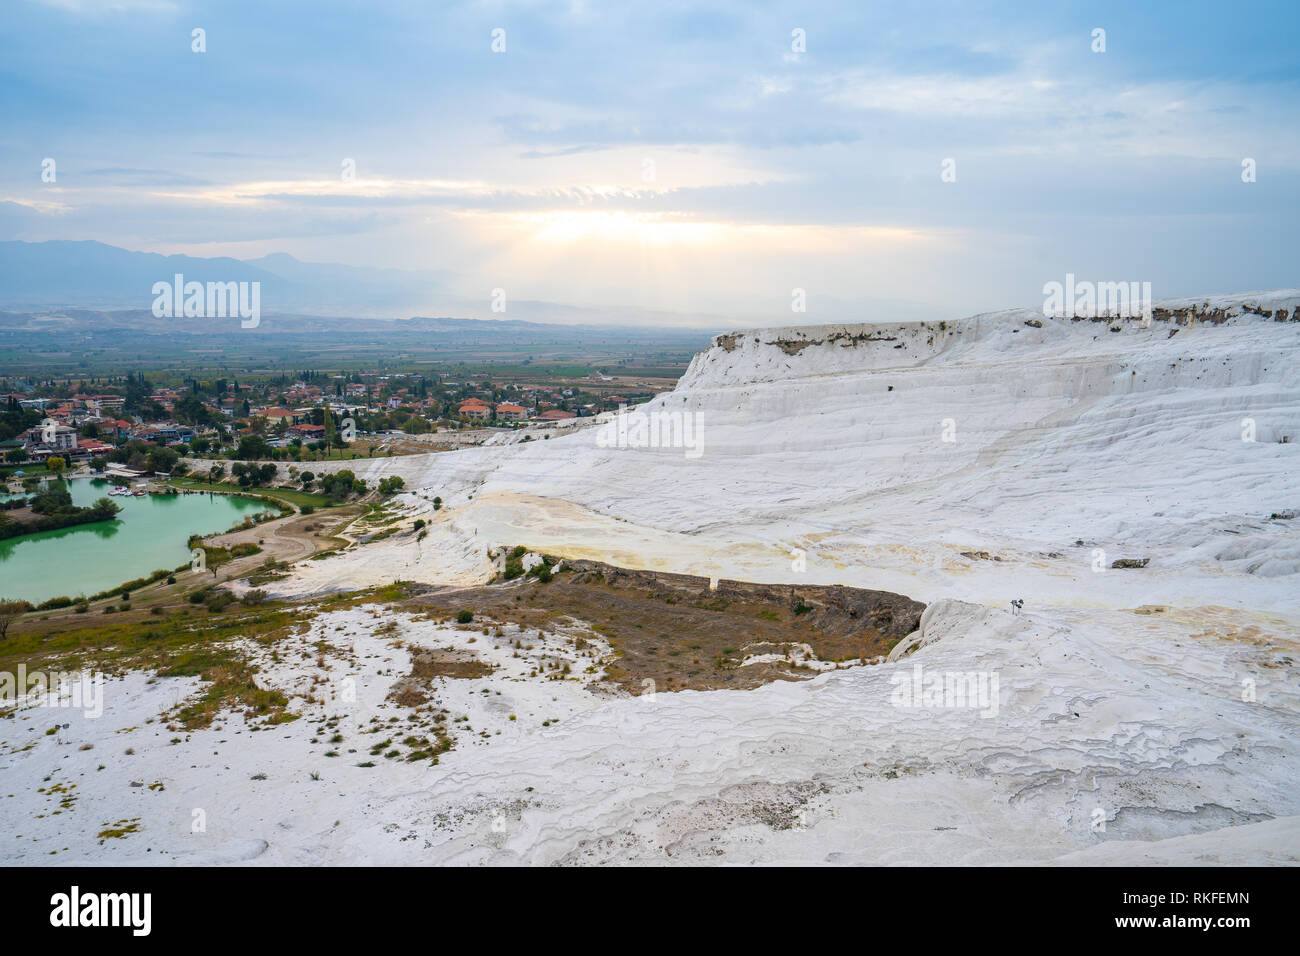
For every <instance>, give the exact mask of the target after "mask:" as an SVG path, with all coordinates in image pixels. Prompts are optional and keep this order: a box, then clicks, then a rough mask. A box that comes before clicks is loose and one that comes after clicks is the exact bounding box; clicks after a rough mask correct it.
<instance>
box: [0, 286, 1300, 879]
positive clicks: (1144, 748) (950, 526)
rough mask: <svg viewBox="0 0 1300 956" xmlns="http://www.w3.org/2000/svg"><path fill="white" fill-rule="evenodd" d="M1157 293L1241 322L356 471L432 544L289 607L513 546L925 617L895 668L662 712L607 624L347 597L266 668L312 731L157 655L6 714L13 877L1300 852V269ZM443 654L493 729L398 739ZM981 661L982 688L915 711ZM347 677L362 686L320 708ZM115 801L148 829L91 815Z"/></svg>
mask: <svg viewBox="0 0 1300 956" xmlns="http://www.w3.org/2000/svg"><path fill="white" fill-rule="evenodd" d="M1157 305H1158V306H1162V307H1165V308H1171V309H1172V308H1178V309H1184V308H1187V307H1190V306H1196V307H1197V308H1198V309H1200V310H1201V312H1202V315H1204V314H1205V313H1206V312H1209V313H1210V314H1211V315H1214V314H1215V312H1214V310H1218V317H1219V318H1220V319H1222V318H1223V316H1225V315H1226V316H1227V318H1226V320H1223V321H1209V320H1207V319H1205V318H1202V319H1199V320H1198V321H1196V322H1194V323H1187V322H1181V323H1177V324H1176V323H1174V322H1172V321H1170V320H1169V319H1168V318H1163V319H1162V318H1159V317H1157V319H1156V320H1155V321H1153V322H1152V323H1150V327H1144V325H1143V323H1142V322H1140V321H1138V320H1112V321H1101V322H1094V321H1088V320H1083V321H1071V320H1069V319H1044V318H1043V317H1042V316H1041V315H1036V314H1034V313H1031V312H1005V313H997V314H991V315H982V316H976V317H974V318H971V319H967V320H963V321H957V322H946V323H938V322H930V323H908V324H902V325H899V324H866V325H858V326H822V327H805V328H797V329H796V328H791V329H763V330H756V331H749V332H738V333H735V334H733V335H729V336H720V337H719V338H718V340H716V341H715V344H714V345H713V347H711V348H710V349H708V350H706V351H704V352H702V353H700V354H699V355H698V356H696V358H695V360H694V361H693V363H692V364H691V367H690V369H689V371H688V372H687V373H686V375H685V376H684V377H683V378H682V380H681V382H680V383H679V385H678V387H677V388H676V389H675V390H674V391H673V392H671V393H666V394H664V395H661V396H659V397H658V398H656V399H655V400H654V401H652V402H651V403H650V404H649V405H647V406H641V407H640V408H638V409H637V410H636V412H637V413H638V414H647V415H648V414H655V415H660V416H662V415H674V416H676V415H679V413H681V414H685V415H689V416H692V418H691V423H692V424H693V426H694V427H695V428H696V429H697V432H696V433H695V436H696V437H697V438H698V439H699V454H698V455H697V456H693V455H691V454H688V453H687V452H688V451H689V449H685V448H683V447H680V445H679V447H667V448H663V447H661V448H644V447H617V445H615V447H611V446H610V444H611V443H610V442H609V441H607V440H602V439H601V437H600V436H601V434H602V432H601V427H602V422H599V421H597V422H592V423H590V424H588V425H587V426H586V427H574V428H572V429H571V430H570V431H569V432H568V433H567V434H564V435H557V436H556V437H554V438H550V439H546V438H544V437H542V436H543V435H544V434H545V433H544V432H542V431H537V432H536V433H535V437H534V440H531V441H523V440H522V436H520V435H518V434H516V435H513V436H511V437H510V438H509V439H503V440H501V441H500V442H494V443H492V444H489V445H486V446H483V447H478V448H469V449H463V450H459V451H455V452H449V453H441V454H430V455H420V456H410V457H402V458H391V459H377V460H374V461H368V462H352V463H347V465H346V467H349V468H352V469H353V470H355V471H356V472H357V474H358V475H359V476H360V477H363V478H366V479H370V480H373V479H376V478H379V477H383V476H386V475H390V474H398V475H401V476H402V477H403V478H404V479H405V480H406V487H407V488H410V489H414V490H413V492H412V493H410V494H406V495H403V496H401V497H400V498H399V499H398V501H399V503H400V504H401V506H402V508H403V509H404V516H405V517H404V519H403V522H404V523H403V525H402V528H403V530H402V531H400V532H399V533H396V534H393V535H390V536H388V537H386V538H384V539H382V540H378V541H374V542H372V543H368V544H361V545H357V546H355V547H353V548H352V549H350V550H349V551H347V552H345V553H343V554H341V555H338V556H335V557H331V558H328V559H325V560H320V561H305V562H302V563H301V564H300V565H299V566H298V567H296V568H295V569H294V573H293V574H292V576H291V577H289V578H287V579H285V580H282V581H278V582H275V583H273V584H270V585H266V586H265V587H266V588H267V589H268V590H272V592H273V593H276V594H280V595H285V596H287V595H306V594H313V593H319V592H328V591H335V590H352V589H356V588H359V587H364V586H367V585H370V584H379V583H387V582H391V581H393V580H394V579H402V580H408V581H418V582H427V583H433V584H453V585H467V584H477V583H481V582H483V581H485V580H487V579H488V578H489V576H490V575H491V574H492V570H493V562H492V560H491V559H490V558H489V557H488V552H489V550H491V549H494V548H496V547H497V546H500V545H512V546H513V545H525V546H527V547H528V549H529V550H530V551H533V552H538V553H544V554H550V555H560V556H563V557H568V558H589V559H598V560H603V561H608V562H610V563H613V564H618V565H623V566H627V567H635V568H648V569H656V570H665V571H675V572H682V573H691V574H698V575H703V576H708V577H722V578H733V579H739V580H749V581H760V582H787V583H805V584H844V585H851V586H856V587H866V588H878V589H884V590H890V591H897V592H899V593H902V594H906V595H908V596H910V597H912V598H915V599H917V600H920V601H923V602H926V603H927V604H929V605H930V607H929V608H928V610H927V612H926V615H925V618H924V621H923V625H922V628H921V629H920V631H919V632H918V633H917V634H915V635H913V636H912V637H911V638H908V639H905V641H904V642H903V643H902V644H900V645H899V647H898V648H896V650H895V654H894V655H892V656H893V658H894V659H892V660H891V661H890V662H888V663H884V664H878V665H869V666H860V667H853V668H848V669H836V670H830V671H825V672H822V673H819V674H818V675H817V676H815V677H812V678H810V679H808V680H806V681H803V682H778V683H775V684H770V685H767V686H764V687H761V688H758V689H756V690H749V691H730V690H719V691H686V692H680V693H663V692H660V693H658V694H655V695H653V696H647V697H640V698H631V697H627V696H622V695H620V694H618V693H617V692H610V691H608V690H603V689H601V688H602V687H603V685H598V684H596V685H594V687H593V686H589V685H593V682H596V681H598V679H599V677H600V675H601V666H602V661H603V660H604V659H605V655H606V653H607V651H608V648H602V647H601V646H600V645H599V643H598V642H588V643H587V644H586V646H585V647H581V646H580V644H581V642H576V641H575V635H578V634H580V633H581V630H582V628H581V625H580V624H578V623H575V625H574V629H573V630H572V631H571V632H565V633H559V632H557V633H554V634H547V635H545V636H542V637H538V636H537V635H536V633H535V632H533V633H532V634H531V635H523V634H521V633H520V632H518V630H517V629H512V628H506V629H505V633H504V634H503V635H500V636H498V635H495V634H485V633H484V632H483V629H482V628H481V627H478V626H477V624H476V626H475V627H473V628H470V629H458V628H456V627H455V626H453V625H448V624H439V623H437V622H435V621H431V620H427V619H423V618H420V617H418V616H414V615H409V614H402V613H392V612H390V611H387V610H384V609H382V608H380V607H379V606H374V607H366V606H362V607H359V608H352V609H347V610H337V611H330V612H327V613H325V614H322V615H321V616H320V617H319V618H317V620H316V621H315V622H314V623H313V625H312V633H311V634H309V635H304V636H301V637H299V638H296V639H295V640H300V641H301V642H302V643H303V647H304V648H305V653H303V654H298V655H294V654H282V655H281V660H279V661H278V662H277V661H272V660H270V659H268V660H266V662H265V665H264V667H263V670H262V672H261V674H260V675H259V679H260V680H263V681H264V682H265V683H266V684H267V685H268V686H276V687H280V688H283V689H286V690H290V691H295V690H296V691H301V690H303V688H311V687H315V688H316V689H317V690H316V691H315V692H311V693H312V695H313V699H312V700H311V701H310V702H309V701H308V700H305V699H302V698H295V703H294V709H296V710H298V711H300V712H301V713H302V714H303V717H302V719H299V720H297V721H295V722H293V723H289V724H283V725H278V726H275V727H272V728H270V729H267V730H260V731H258V732H251V731H249V730H248V728H247V725H246V724H245V721H244V719H243V717H241V716H239V715H229V716H226V717H223V718H221V719H220V720H219V721H218V725H217V726H214V727H213V728H211V729H208V730H203V731H198V732H195V733H193V734H189V735H187V734H183V733H182V734H179V735H178V734H175V733H172V732H170V731H168V730H167V729H166V728H165V726H164V724H165V721H164V719H162V718H160V714H163V713H164V712H165V711H167V710H169V709H171V708H173V707H174V706H175V705H176V704H177V703H178V702H181V701H183V700H184V699H185V698H186V697H187V695H190V694H193V693H194V692H195V691H196V688H197V686H198V682H197V681H196V680H195V679H192V678H185V679H179V678H176V679H153V678H150V676H149V675H143V674H132V675H129V676H127V677H126V678H124V679H120V680H113V681H110V683H109V684H108V686H107V688H106V690H105V706H104V714H103V716H102V717H100V718H98V719H92V718H88V717H85V716H83V715H82V714H81V713H80V712H79V711H75V710H66V709H64V710H54V709H49V708H41V707H36V706H32V705H27V706H23V707H20V708H19V709H18V710H17V712H16V713H14V714H13V716H12V719H9V720H5V721H0V815H2V816H3V819H4V822H5V827H4V828H3V829H4V831H5V837H4V840H3V843H0V860H4V861H5V862H9V863H41V862H59V863H62V862H75V861H129V862H138V863H194V862H256V863H411V864H416V863H488V864H494V863H519V862H524V863H538V864H548V863H590V862H637V863H679V862H685V863H698V862H719V863H730V864H735V863H750V862H789V863H819V862H832V863H921V864H925V863H972V864H990V863H1008V862H1028V863H1043V864H1047V863H1062V864H1072V865H1078V864H1087V865H1093V864H1096V865H1107V864H1115V863H1194V864H1206V863H1219V862H1223V863H1295V862H1297V860H1298V859H1300V743H1297V736H1298V735H1297V730H1300V723H1298V720H1297V718H1298V717H1300V685H1298V684H1297V680H1296V671H1295V661H1296V655H1297V635H1298V634H1300V517H1295V515H1296V513H1297V512H1300V322H1296V321H1291V320H1290V318H1289V317H1290V316H1294V315H1295V311H1296V309H1297V307H1298V306H1300V291H1297V290H1288V291H1282V292H1274V293H1259V294H1251V295H1241V296H1231V297H1219V298H1210V299H1205V300H1187V301H1184V302H1177V303H1157ZM1207 306H1208V309H1207ZM1282 309H1285V310H1286V313H1287V316H1288V318H1287V319H1286V320H1281V314H1280V313H1279V311H1278V310H1282ZM1260 313H1268V314H1267V315H1265V314H1260ZM1031 322H1033V323H1035V324H1029V323H1031ZM680 421H682V420H681V419H669V422H670V424H671V425H675V424H679V423H680ZM605 434H606V436H608V434H609V433H608V432H606V433H605ZM315 470H318V471H319V470H323V469H322V468H321V467H317V468H315ZM435 496H441V498H442V499H443V502H444V507H443V508H442V510H440V511H434V509H433V506H432V499H433V498H434V497H435ZM416 518H423V519H424V520H425V521H427V522H428V523H429V524H428V534H427V535H426V536H425V537H424V538H423V539H420V538H419V537H418V535H417V534H416V533H415V532H413V531H409V530H407V529H409V527H410V521H413V520H414V519H416ZM963 552H969V555H963ZM1118 559H1139V560H1140V559H1148V563H1147V565H1146V566H1145V567H1142V568H1131V569H1124V568H1112V566H1111V565H1112V562H1114V561H1115V560H1118ZM1016 598H1020V599H1023V600H1024V602H1025V604H1024V610H1023V612H1022V613H1021V614H1020V615H1018V616H1013V614H1012V613H1011V609H1010V607H1009V602H1010V601H1011V600H1012V599H1016ZM389 624H391V625H392V626H391V627H390V628H388V629H387V630H383V629H382V628H383V626H384V625H389ZM470 638H474V640H473V641H472V642H471V641H470ZM322 639H323V640H325V641H327V642H328V643H330V644H331V645H332V646H333V647H334V648H335V649H334V650H333V651H331V652H330V653H328V654H325V655H323V658H322V657H319V656H318V655H317V654H316V653H315V651H313V650H312V649H311V645H312V643H313V642H314V641H319V640H322ZM524 640H526V641H527V642H529V643H531V644H532V645H533V648H532V650H528V651H525V652H522V653H521V656H519V657H516V656H514V655H515V653H516V652H517V651H518V648H516V647H515V644H514V642H516V641H524ZM913 647H915V648H916V649H915V650H913ZM419 648H438V649H443V650H454V651H455V652H457V653H463V654H466V655H470V656H473V657H477V658H479V659H482V660H485V661H488V662H490V663H494V664H496V665H497V666H498V669H497V670H496V671H494V672H493V674H492V675H491V676H488V677H483V678H472V679H458V680H446V681H445V682H444V687H443V689H442V690H441V691H440V692H439V695H438V699H439V702H440V704H441V706H442V707H444V708H446V710H447V711H448V712H449V713H450V714H452V715H454V716H456V717H465V718H467V719H465V720H461V721H458V722H457V723H456V724H455V725H454V728H455V729H454V734H453V735H454V737H455V740H456V746H455V747H454V749H452V750H451V751H449V752H447V753H445V754H443V755H442V756H441V759H440V762H439V763H438V764H437V765H430V764H428V763H427V762H414V763H407V762H400V761H397V760H392V759H385V758H383V757H382V756H378V757H374V758H370V757H368V755H369V754H370V750H371V747H372V746H373V744H375V743H378V742H379V741H380V740H383V739H385V738H386V737H390V736H391V737H399V736H403V735H405V734H407V733H412V732H417V731H412V730H410V729H408V724H409V721H410V717H409V714H408V712H407V711H406V710H405V709H404V708H403V707H401V706H399V705H397V704H395V703H393V702H391V701H389V700H388V699H387V698H388V694H389V692H390V690H391V688H392V685H393V684H394V682H395V681H397V680H398V679H399V678H400V676H401V675H403V674H405V673H406V672H407V671H408V670H409V665H410V655H411V653H412V650H413V649H419ZM322 659H323V661H324V663H323V664H322V663H321V660H322ZM539 662H547V663H549V664H555V663H556V662H563V663H566V664H568V665H569V666H570V667H571V671H572V676H573V677H574V678H576V679H570V680H552V679H546V678H545V677H543V676H539V674H538V666H539ZM954 675H956V676H957V677H958V678H960V679H965V678H968V677H970V678H979V679H981V680H984V682H985V683H984V685H983V686H985V687H995V688H996V698H995V700H993V701H991V702H989V701H985V702H984V706H981V707H973V706H948V705H947V704H946V702H945V701H944V700H943V699H942V698H941V699H939V700H937V701H936V700H935V699H933V698H931V697H930V696H928V695H925V694H922V695H919V696H918V697H910V695H904V697H905V698H907V699H901V700H900V688H912V687H918V686H925V685H926V681H927V680H928V679H930V678H933V677H935V676H937V677H938V678H939V680H940V681H942V680H943V679H944V678H945V677H948V678H951V677H953V676H954ZM345 678H351V681H352V682H351V684H349V685H348V686H350V687H353V688H354V690H355V693H354V695H353V696H355V699H354V700H346V699H342V697H340V695H339V694H337V693H335V692H334V691H333V690H331V689H332V688H337V687H338V686H340V682H341V681H343V680H344V679H345ZM511 715H514V718H515V719H513V720H512V719H510V716H511ZM330 717H337V718H338V720H337V721H334V722H332V723H331V724H329V725H328V733H326V732H324V731H323V730H322V727H324V726H325V725H323V724H322V723H321V721H322V720H324V719H326V718H330ZM390 718H396V720H395V721H392V724H393V726H394V727H399V728H401V729H400V730H395V731H393V732H392V733H391V734H388V733H387V732H385V733H382V734H371V733H368V732H367V731H369V730H372V729H374V727H375V726H376V723H377V722H378V723H379V724H388V723H389V722H390ZM151 720H152V723H151V722H150V721H151ZM55 724H58V725H60V726H59V729H58V731H57V732H56V733H53V734H47V733H46V731H47V730H49V729H50V728H51V727H52V726H54V725H55ZM63 724H66V725H67V726H66V727H64V726H62V725H63ZM334 733H337V734H340V735H341V736H342V738H343V739H342V742H340V743H336V744H332V743H330V742H329V740H328V737H329V736H330V735H333V734H334ZM176 737H180V738H183V739H181V740H180V742H178V743H172V742H171V741H172V740H173V738H176ZM313 738H315V739H316V740H317V741H318V742H317V743H312V739H313ZM86 744H90V745H92V746H91V748H90V749H81V748H82V747H83V745H86ZM128 748H130V749H132V750H133V751H134V752H133V753H132V754H130V755H126V754H125V753H124V751H126V750H127V749H128ZM327 751H333V752H337V753H339V756H337V757H329V756H326V755H325V754H326V752H327ZM354 751H355V752H354ZM368 760H373V762H374V763H375V766H373V767H361V766H357V764H358V763H362V762H366V761H368ZM101 765H103V769H98V768H99V767H100V766H101ZM261 775H265V777H264V779H253V778H254V777H255V776H257V777H260V776H261ZM313 775H315V777H313ZM133 782H135V783H142V784H143V786H131V784H132V783H133ZM153 783H159V784H161V785H162V786H161V787H158V788H153V789H151V788H150V784H153ZM59 784H62V785H63V786H64V787H72V788H73V789H72V790H71V793H72V794H73V795H75V797H76V799H75V800H74V801H72V804H71V807H67V808H65V807H61V806H60V803H61V801H63V799H64V797H65V796H66V795H67V792H68V791H67V790H65V789H59V790H52V789H51V788H53V787H55V785H59ZM56 810H58V811H60V812H59V813H58V815H54V811H56ZM196 811H202V814H201V815H202V818H203V820H204V829H203V830H201V831H197V832H196V831H195V829H194V823H193V821H194V820H195V819H197V818H198V816H197V815H196ZM123 820H128V821H131V820H135V821H138V832H133V833H131V834H129V835H128V836H126V837H123V838H116V839H114V838H109V839H103V840H101V839H99V838H97V836H96V834H97V833H98V832H99V831H100V830H102V829H104V828H105V827H107V826H109V825H110V824H115V823H117V822H119V821H123Z"/></svg>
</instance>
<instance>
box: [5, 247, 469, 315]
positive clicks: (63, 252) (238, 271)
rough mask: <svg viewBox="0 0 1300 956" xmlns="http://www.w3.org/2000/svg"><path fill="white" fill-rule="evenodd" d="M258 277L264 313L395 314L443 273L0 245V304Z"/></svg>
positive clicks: (117, 296)
mask: <svg viewBox="0 0 1300 956" xmlns="http://www.w3.org/2000/svg"><path fill="white" fill-rule="evenodd" d="M177 273H181V274H183V275H184V276H185V280H186V281H187V282H191V281H193V282H202V283H207V282H260V283H261V293H262V308H263V310H264V311H268V312H282V313H283V312H301V313H312V314H318V315H357V316H380V315H384V316H395V315H400V314H403V313H405V314H408V315H409V314H410V313H411V312H412V311H415V310H418V309H419V307H420V305H421V304H422V303H427V302H429V301H430V300H431V299H432V298H433V297H434V295H435V294H436V293H437V291H438V289H439V286H440V285H441V283H442V282H443V280H444V279H445V278H446V277H445V275H444V274H439V273H435V272H410V271H404V270H399V269H363V268H358V267H356V266H345V265H338V264H336V263H317V262H301V261H299V260H297V259H295V258H294V257H293V256H291V255H287V254H285V253H276V254H273V255H269V256H263V257H262V258H260V259H246V260H245V259H232V258H228V257H221V258H211V259H208V258H199V257H195V256H183V255H174V256H164V255H159V254H158V253H155V252H132V251H130V250H128V249H120V248H118V247H117V246H110V245H106V244H105V243H102V242H94V241H81V242H78V241H71V240H61V239H60V240H51V241H48V242H20V241H9V242H0V308H3V309H8V310H12V311H26V310H35V309H49V308H88V309H145V310H148V309H149V308H150V306H151V305H152V303H153V295H152V293H151V291H150V290H151V289H152V288H153V284H154V283H155V282H171V281H172V277H173V276H174V275H175V274H177Z"/></svg>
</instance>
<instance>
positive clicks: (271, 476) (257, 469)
mask: <svg viewBox="0 0 1300 956" xmlns="http://www.w3.org/2000/svg"><path fill="white" fill-rule="evenodd" d="M230 473H231V474H232V475H233V476H234V477H235V480H236V481H238V482H239V487H241V488H251V487H255V486H257V485H268V484H270V483H271V482H273V481H275V473H276V468H275V465H273V464H271V463H270V462H267V463H266V464H263V465H258V464H253V463H245V462H242V461H237V462H235V463H234V464H233V465H231V466H230Z"/></svg>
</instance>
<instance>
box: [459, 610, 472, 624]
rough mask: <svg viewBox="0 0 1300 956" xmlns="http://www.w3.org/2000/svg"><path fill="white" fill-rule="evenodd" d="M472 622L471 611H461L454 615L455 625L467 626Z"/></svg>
mask: <svg viewBox="0 0 1300 956" xmlns="http://www.w3.org/2000/svg"><path fill="white" fill-rule="evenodd" d="M472 620H474V612H473V611H461V612H460V613H458V614H457V615H456V623H457V624H468V623H469V622H470V621H472Z"/></svg>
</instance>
